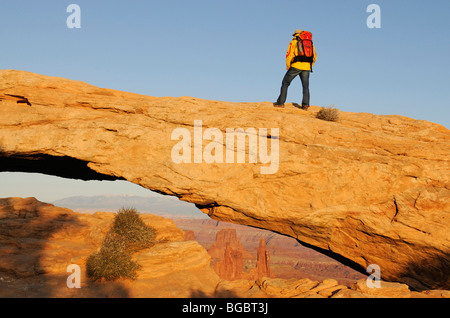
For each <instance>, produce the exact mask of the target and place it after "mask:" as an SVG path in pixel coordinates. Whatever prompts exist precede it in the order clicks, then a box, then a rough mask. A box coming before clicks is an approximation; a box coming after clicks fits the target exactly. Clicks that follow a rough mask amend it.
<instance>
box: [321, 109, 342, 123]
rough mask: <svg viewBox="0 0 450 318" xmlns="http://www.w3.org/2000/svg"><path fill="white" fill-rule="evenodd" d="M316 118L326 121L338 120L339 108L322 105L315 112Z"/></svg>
mask: <svg viewBox="0 0 450 318" xmlns="http://www.w3.org/2000/svg"><path fill="white" fill-rule="evenodd" d="M316 118H318V119H322V120H327V121H338V120H339V109H337V108H335V107H334V106H328V107H322V108H321V109H320V110H319V112H318V113H317V115H316Z"/></svg>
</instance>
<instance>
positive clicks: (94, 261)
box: [86, 232, 139, 281]
mask: <svg viewBox="0 0 450 318" xmlns="http://www.w3.org/2000/svg"><path fill="white" fill-rule="evenodd" d="M138 269H139V265H138V264H137V263H136V262H134V261H132V259H131V253H130V252H129V251H128V250H127V243H126V242H125V240H124V239H123V238H121V237H120V236H118V235H116V234H114V233H112V232H108V234H107V235H106V238H105V240H104V241H103V243H102V247H101V248H100V251H99V252H97V253H94V254H92V255H90V256H89V258H88V259H87V262H86V273H87V276H88V277H90V278H91V279H93V280H94V281H95V280H101V279H102V278H104V279H105V280H107V281H111V280H116V279H119V278H121V277H122V278H130V279H136V270H138Z"/></svg>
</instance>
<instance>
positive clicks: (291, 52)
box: [286, 40, 297, 70]
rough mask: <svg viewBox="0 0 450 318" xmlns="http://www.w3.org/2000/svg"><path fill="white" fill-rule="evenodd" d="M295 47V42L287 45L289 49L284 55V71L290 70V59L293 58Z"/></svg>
mask: <svg viewBox="0 0 450 318" xmlns="http://www.w3.org/2000/svg"><path fill="white" fill-rule="evenodd" d="M296 46H297V41H295V40H292V41H291V43H289V47H288V50H287V53H286V69H287V70H288V69H290V68H291V62H292V59H293V58H294V56H295V48H296Z"/></svg>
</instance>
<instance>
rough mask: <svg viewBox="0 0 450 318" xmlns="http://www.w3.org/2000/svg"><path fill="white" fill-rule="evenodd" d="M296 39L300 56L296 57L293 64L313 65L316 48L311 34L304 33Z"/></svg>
mask: <svg viewBox="0 0 450 318" xmlns="http://www.w3.org/2000/svg"><path fill="white" fill-rule="evenodd" d="M296 39H297V49H298V55H297V56H296V57H294V59H293V60H292V63H295V62H307V63H311V64H312V63H313V60H314V47H313V41H312V34H311V32H308V31H302V32H301V33H300V35H297V37H296ZM311 66H312V65H311Z"/></svg>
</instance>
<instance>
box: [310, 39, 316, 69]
mask: <svg viewBox="0 0 450 318" xmlns="http://www.w3.org/2000/svg"><path fill="white" fill-rule="evenodd" d="M313 52H314V58H313V62H312V64H311V66H313V65H314V63H316V60H317V54H316V47H315V46H314V44H313Z"/></svg>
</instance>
